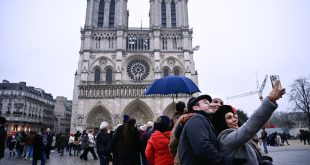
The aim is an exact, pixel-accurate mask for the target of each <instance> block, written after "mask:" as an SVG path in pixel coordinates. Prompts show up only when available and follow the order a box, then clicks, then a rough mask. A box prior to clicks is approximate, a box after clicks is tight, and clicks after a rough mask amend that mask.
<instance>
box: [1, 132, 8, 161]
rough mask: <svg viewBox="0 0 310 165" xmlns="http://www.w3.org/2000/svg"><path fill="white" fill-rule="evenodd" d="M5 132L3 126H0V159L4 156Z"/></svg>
mask: <svg viewBox="0 0 310 165" xmlns="http://www.w3.org/2000/svg"><path fill="white" fill-rule="evenodd" d="M6 134H7V133H6V130H5V128H4V126H0V159H1V158H3V157H4V149H5V139H6Z"/></svg>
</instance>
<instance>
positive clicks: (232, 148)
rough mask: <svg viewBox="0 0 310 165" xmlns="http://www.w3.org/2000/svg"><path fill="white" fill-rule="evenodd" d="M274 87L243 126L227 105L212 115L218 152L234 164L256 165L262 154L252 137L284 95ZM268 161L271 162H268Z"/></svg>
mask: <svg viewBox="0 0 310 165" xmlns="http://www.w3.org/2000/svg"><path fill="white" fill-rule="evenodd" d="M278 85H279V81H277V83H276V85H275V86H276V87H275V88H274V89H273V90H272V91H271V92H270V94H269V96H268V97H267V98H265V99H264V100H263V102H262V104H261V106H260V107H259V108H258V109H257V110H256V111H255V112H254V113H253V114H252V116H251V117H250V118H249V119H248V120H247V122H246V123H245V124H243V125H242V126H240V125H241V124H240V123H239V121H238V117H237V116H236V115H235V112H234V111H233V108H232V107H231V106H229V105H223V106H221V107H220V108H219V109H218V111H217V112H216V113H215V114H214V115H213V118H212V123H213V125H214V127H215V129H216V130H217V133H218V134H219V135H218V142H219V149H220V151H221V152H222V153H223V154H225V155H228V156H231V157H232V158H233V160H234V161H233V163H234V164H245V165H258V164H259V160H260V157H262V154H261V153H260V152H259V149H258V147H257V145H256V144H255V142H253V140H252V137H253V136H254V135H255V134H256V133H257V132H258V131H259V129H260V128H261V127H263V125H264V124H265V123H266V122H267V121H268V119H269V118H270V116H271V115H272V113H273V112H274V111H275V110H276V108H277V107H278V105H277V103H276V101H277V100H278V99H280V98H281V97H282V95H283V94H284V93H285V89H279V88H278ZM268 161H272V159H271V160H268Z"/></svg>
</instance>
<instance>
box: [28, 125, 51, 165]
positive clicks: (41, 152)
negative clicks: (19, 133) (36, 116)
mask: <svg viewBox="0 0 310 165" xmlns="http://www.w3.org/2000/svg"><path fill="white" fill-rule="evenodd" d="M45 133H46V128H41V135H39V134H38V133H37V132H35V131H32V132H30V136H31V138H33V160H32V165H37V162H38V160H41V165H45V162H46V151H45V149H46V144H47V139H46V137H44V134H45Z"/></svg>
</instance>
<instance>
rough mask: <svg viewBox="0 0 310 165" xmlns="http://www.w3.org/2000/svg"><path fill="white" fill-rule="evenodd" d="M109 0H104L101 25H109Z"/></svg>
mask: <svg viewBox="0 0 310 165" xmlns="http://www.w3.org/2000/svg"><path fill="white" fill-rule="evenodd" d="M110 2H111V0H104V3H105V4H104V18H103V27H109V15H110Z"/></svg>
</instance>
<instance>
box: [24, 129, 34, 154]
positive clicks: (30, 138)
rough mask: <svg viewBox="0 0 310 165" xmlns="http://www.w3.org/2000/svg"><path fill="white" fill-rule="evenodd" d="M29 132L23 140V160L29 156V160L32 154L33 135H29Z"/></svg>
mask: <svg viewBox="0 0 310 165" xmlns="http://www.w3.org/2000/svg"><path fill="white" fill-rule="evenodd" d="M30 132H31V131H30ZM30 132H29V134H27V137H26V140H25V148H26V154H25V160H27V159H28V158H30V160H31V159H32V155H33V140H34V139H33V136H30Z"/></svg>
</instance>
